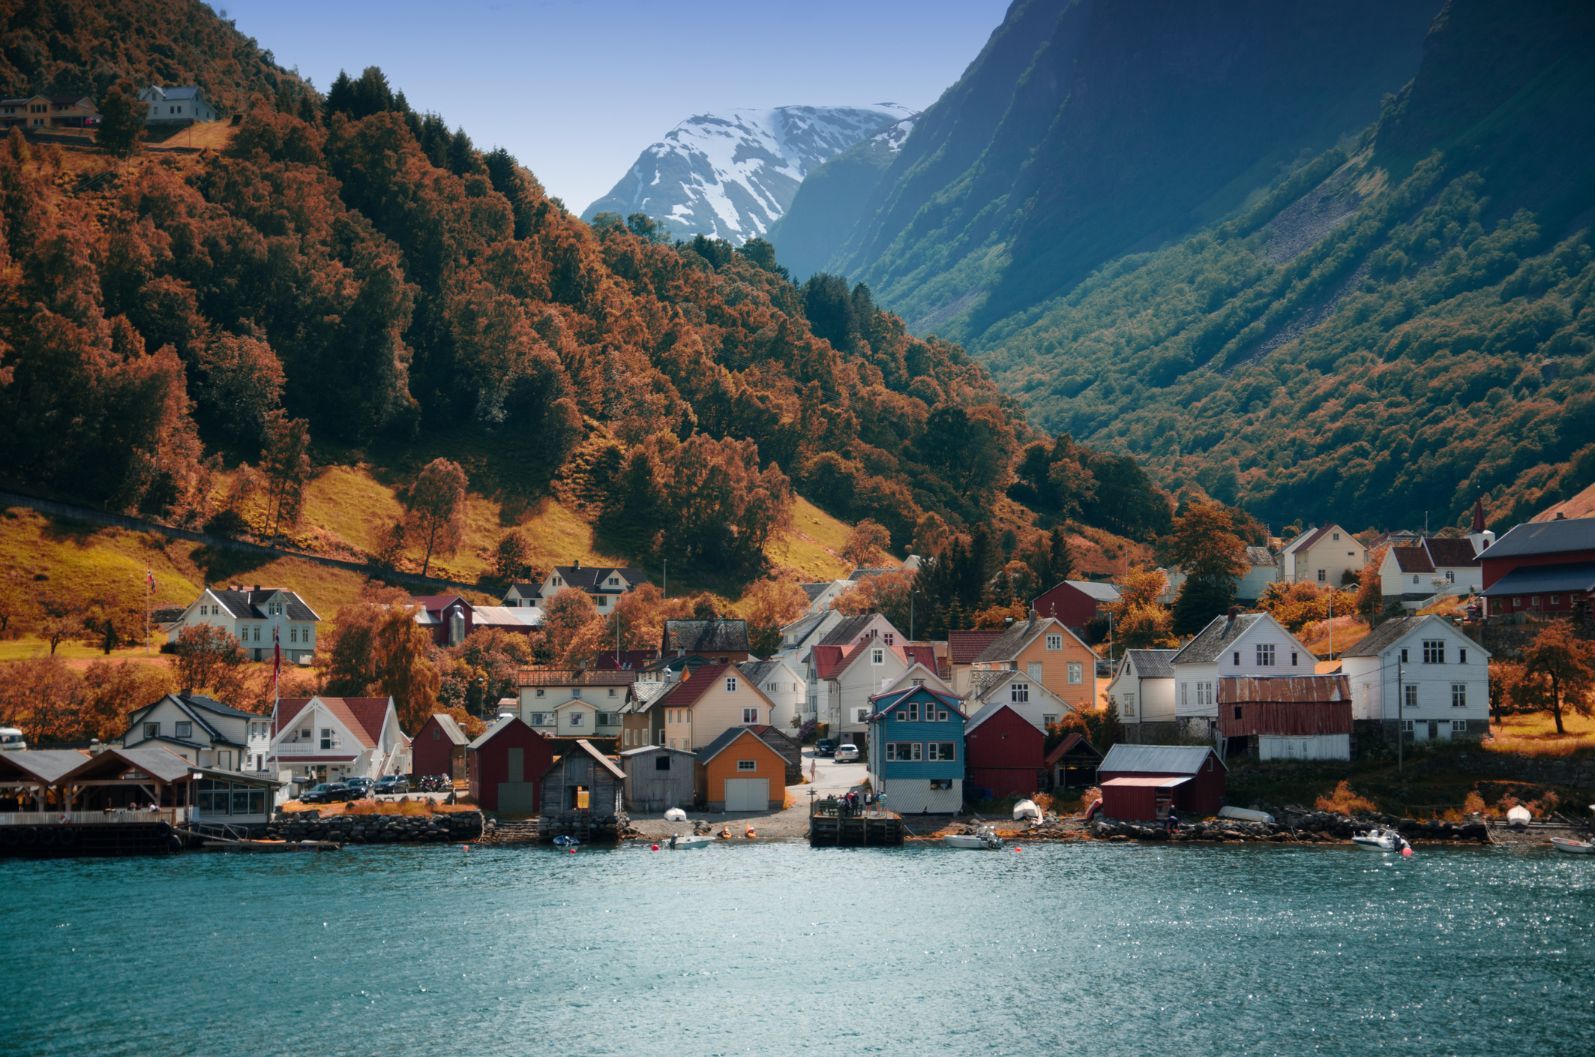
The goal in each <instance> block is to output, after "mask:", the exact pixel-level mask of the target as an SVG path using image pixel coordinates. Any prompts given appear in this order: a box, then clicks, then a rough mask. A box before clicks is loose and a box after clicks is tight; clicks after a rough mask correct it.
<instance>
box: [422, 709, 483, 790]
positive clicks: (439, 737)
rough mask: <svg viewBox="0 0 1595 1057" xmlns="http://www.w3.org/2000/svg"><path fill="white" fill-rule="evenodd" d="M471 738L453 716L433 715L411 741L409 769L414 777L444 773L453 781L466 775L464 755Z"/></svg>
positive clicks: (445, 714)
mask: <svg viewBox="0 0 1595 1057" xmlns="http://www.w3.org/2000/svg"><path fill="white" fill-rule="evenodd" d="M470 744H471V739H469V738H467V737H466V736H465V732H464V731H463V730H461V729H460V725H459V724H458V723H456V722H455V721H454V717H453V716H451V715H449V714H448V713H447V712H434V713H433V714H432V715H431V716H430V717H428V719H427V721H426V722H425V723H423V724H421V729H420V730H418V731H416V732H415V737H414V738H412V739H410V767H411V768H412V772H413V773H414V774H446V775H448V776H449V777H450V778H452V779H456V780H458V779H462V778H465V777H466V776H467V771H466V767H467V759H466V757H467V753H468V751H469V747H470Z"/></svg>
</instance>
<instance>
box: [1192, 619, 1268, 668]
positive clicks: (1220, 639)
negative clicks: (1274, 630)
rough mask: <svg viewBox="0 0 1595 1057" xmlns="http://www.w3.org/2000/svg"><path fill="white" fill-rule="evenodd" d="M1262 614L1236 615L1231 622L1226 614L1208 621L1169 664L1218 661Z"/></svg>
mask: <svg viewBox="0 0 1595 1057" xmlns="http://www.w3.org/2000/svg"><path fill="white" fill-rule="evenodd" d="M1264 616H1265V614H1263V613H1237V614H1236V615H1235V618H1234V619H1233V620H1231V619H1230V617H1229V616H1228V615H1227V614H1226V615H1225V616H1222V617H1214V618H1213V619H1212V620H1210V621H1208V624H1207V627H1205V628H1203V629H1202V630H1201V631H1199V632H1197V633H1196V638H1194V639H1192V640H1191V641H1190V642H1187V643H1186V644H1185V646H1184V648H1183V649H1181V650H1180V651H1179V652H1178V653H1176V654H1175V655H1174V656H1173V657H1171V658H1169V662H1170V663H1171V664H1205V663H1208V662H1210V661H1216V660H1218V655H1219V654H1221V653H1223V652H1224V650H1225V649H1227V648H1228V647H1229V644H1230V643H1232V642H1234V641H1235V640H1236V639H1238V638H1240V637H1241V635H1243V634H1244V633H1245V632H1246V629H1247V628H1249V627H1251V626H1252V625H1253V624H1255V623H1257V622H1258V621H1259V620H1262V619H1263V617H1264Z"/></svg>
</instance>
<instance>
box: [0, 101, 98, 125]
mask: <svg viewBox="0 0 1595 1057" xmlns="http://www.w3.org/2000/svg"><path fill="white" fill-rule="evenodd" d="M99 123H100V112H99V111H98V110H97V109H95V106H94V100H93V99H91V98H89V97H88V96H86V95H30V96H21V97H18V98H15V99H0V128H89V127H92V126H94V125H98V124H99Z"/></svg>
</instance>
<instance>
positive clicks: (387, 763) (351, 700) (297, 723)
mask: <svg viewBox="0 0 1595 1057" xmlns="http://www.w3.org/2000/svg"><path fill="white" fill-rule="evenodd" d="M267 767H268V769H269V770H271V771H272V772H274V773H276V774H278V775H279V776H281V777H282V778H283V779H284V780H285V781H290V782H292V783H293V784H295V785H297V786H300V787H303V786H306V785H312V784H314V783H316V782H336V781H342V780H343V779H346V778H355V777H364V778H380V777H381V776H382V775H385V774H408V773H409V771H410V739H409V738H407V737H405V735H404V731H402V730H400V729H399V716H398V713H397V712H395V711H394V709H393V698H391V697H322V696H319V695H318V696H316V697H295V698H284V699H283V700H281V701H279V702H278V703H277V714H276V718H275V721H274V724H273V727H272V737H271V748H270V750H269V753H268V756H267ZM283 772H287V773H286V774H284V773H283Z"/></svg>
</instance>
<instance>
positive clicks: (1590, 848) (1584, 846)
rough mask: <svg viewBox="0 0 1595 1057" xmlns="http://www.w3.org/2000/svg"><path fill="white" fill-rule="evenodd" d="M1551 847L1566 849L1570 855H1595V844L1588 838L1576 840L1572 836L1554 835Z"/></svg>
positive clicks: (1558, 849)
mask: <svg viewBox="0 0 1595 1057" xmlns="http://www.w3.org/2000/svg"><path fill="white" fill-rule="evenodd" d="M1551 847H1553V848H1555V849H1556V850H1557V851H1565V852H1567V853H1568V854H1569V855H1595V844H1592V843H1590V842H1589V841H1587V840H1574V839H1573V838H1571V837H1552V838H1551Z"/></svg>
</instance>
